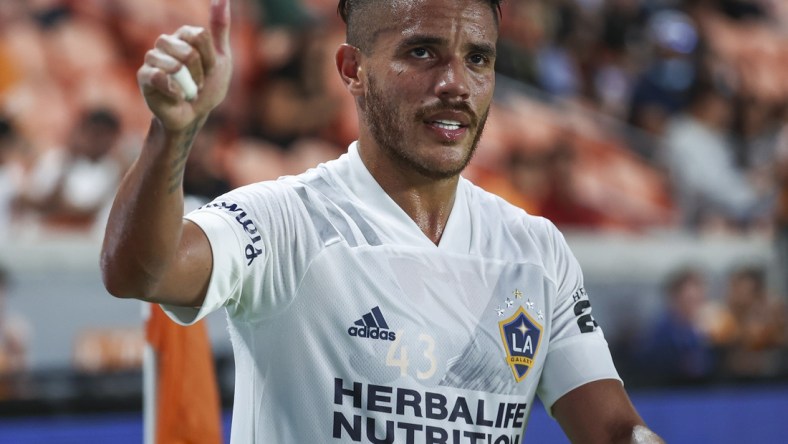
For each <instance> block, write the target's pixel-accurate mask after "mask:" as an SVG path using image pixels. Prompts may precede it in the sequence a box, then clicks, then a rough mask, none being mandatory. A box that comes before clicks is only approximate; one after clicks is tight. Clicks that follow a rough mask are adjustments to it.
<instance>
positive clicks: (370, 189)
mask: <svg viewBox="0 0 788 444" xmlns="http://www.w3.org/2000/svg"><path fill="white" fill-rule="evenodd" d="M343 157H344V158H345V159H344V160H345V161H344V162H340V165H338V168H337V170H336V172H337V179H338V180H339V181H340V182H341V183H343V184H344V185H345V186H346V187H347V188H348V191H350V192H351V193H352V194H353V195H355V197H356V198H358V202H357V204H358V205H360V206H362V207H365V208H366V209H367V210H369V212H368V214H370V215H372V219H373V222H374V223H375V225H377V228H378V230H380V231H381V232H383V233H385V234H386V235H387V237H390V238H391V241H392V242H397V243H404V244H406V245H410V246H421V247H426V246H432V247H435V245H434V244H433V243H432V241H430V239H429V238H428V237H427V236H425V235H424V233H423V232H422V231H421V229H420V228H419V227H418V225H416V223H415V222H414V221H413V220H412V219H411V218H410V216H408V215H407V213H405V211H403V210H402V208H400V207H399V205H397V203H396V202H394V200H393V199H391V197H389V195H388V194H386V192H385V191H384V190H383V188H381V186H380V185H379V184H378V182H377V181H376V180H375V178H374V177H373V176H372V174H371V173H370V172H369V170H368V169H367V167H366V166H365V165H364V162H363V161H362V160H361V156H360V155H359V152H358V142H353V143H351V144H350V146H349V147H348V152H347V154H346V155H344V156H343ZM470 188H471V184H470V183H468V181H467V180H465V179H464V178H460V180H459V182H458V185H457V196H456V198H455V199H454V206H453V207H452V210H451V214H450V215H449V220H448V221H447V223H446V228H445V230H444V231H443V236H442V237H441V241H440V243H439V244H438V246H437V248H439V249H441V250H445V251H451V252H455V253H461V254H467V253H468V251H469V249H470V240H471V226H470V225H471V216H470V211H469V210H470V208H469V206H468V196H467V194H468V192H469V191H470Z"/></svg>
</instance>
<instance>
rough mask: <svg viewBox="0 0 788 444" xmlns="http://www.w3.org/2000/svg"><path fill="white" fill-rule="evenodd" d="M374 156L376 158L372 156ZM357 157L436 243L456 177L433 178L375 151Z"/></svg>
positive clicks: (451, 201)
mask: <svg viewBox="0 0 788 444" xmlns="http://www.w3.org/2000/svg"><path fill="white" fill-rule="evenodd" d="M376 154H377V155H376ZM359 155H360V156H361V160H362V161H363V162H364V165H365V166H366V167H367V169H368V170H369V172H370V173H371V174H372V177H374V178H375V180H376V181H377V182H378V184H379V185H380V187H381V188H383V191H385V192H386V194H388V195H389V197H391V199H392V200H393V201H394V202H396V204H397V205H399V207H400V208H402V210H403V211H405V213H406V214H407V215H408V216H410V218H411V219H412V220H413V221H414V222H415V223H416V225H418V227H419V228H420V229H421V231H422V232H423V233H424V235H425V236H427V237H428V238H429V239H430V240H431V241H432V242H433V243H434V244H436V245H437V244H438V243H439V242H440V240H441V237H442V236H443V230H444V229H445V228H446V222H447V221H448V220H449V215H450V214H451V210H452V208H453V207H454V199H455V197H456V195H457V183H458V182H459V175H456V176H452V177H448V178H441V179H436V178H432V177H427V176H425V175H423V174H421V173H419V172H417V171H414V170H412V169H409V168H405V167H403V166H402V165H396V162H393V161H392V159H391V158H388V156H386V158H385V159H381V158H380V157H381V153H380V151H378V150H364V149H362V148H361V144H359Z"/></svg>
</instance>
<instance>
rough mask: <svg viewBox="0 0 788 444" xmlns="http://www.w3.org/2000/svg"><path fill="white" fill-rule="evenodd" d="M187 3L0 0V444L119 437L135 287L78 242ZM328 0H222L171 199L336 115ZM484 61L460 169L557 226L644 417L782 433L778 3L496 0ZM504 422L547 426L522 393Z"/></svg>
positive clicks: (784, 174) (533, 438) (695, 438)
mask: <svg viewBox="0 0 788 444" xmlns="http://www.w3.org/2000/svg"><path fill="white" fill-rule="evenodd" d="M207 5H208V0H168V1H157V0H0V269H2V273H0V443H3V444H5V443H9V444H10V443H14V444H16V443H39V442H47V443H82V442H88V440H89V441H90V442H110V441H111V442H115V443H126V442H129V443H138V442H141V440H142V415H141V410H142V371H141V363H142V355H143V351H142V350H143V344H144V341H145V339H144V332H143V321H142V314H141V313H142V307H141V304H140V303H138V302H134V301H121V300H116V299H113V298H111V297H109V296H108V295H107V294H106V292H105V290H104V289H103V286H102V284H101V279H100V274H99V270H98V251H99V248H100V242H101V236H102V231H103V226H104V221H105V217H106V214H107V211H108V206H109V204H110V203H111V199H112V197H113V195H114V191H115V188H116V186H117V184H118V181H119V180H120V177H121V176H122V174H123V172H124V170H125V169H126V168H127V167H128V166H129V165H130V163H131V162H132V161H133V160H134V158H135V156H136V152H137V150H138V148H139V146H140V143H141V140H142V138H143V137H144V134H145V131H146V128H147V124H148V122H149V119H150V115H149V112H148V111H147V109H146V107H145V105H144V103H143V101H142V99H141V97H140V95H139V93H138V90H137V87H136V80H135V71H136V69H137V68H138V67H139V65H140V64H141V62H142V59H143V55H144V53H145V51H146V50H147V49H148V48H149V47H150V46H151V45H152V44H153V42H154V40H155V38H156V37H157V36H158V35H159V34H161V33H169V32H173V31H174V30H175V29H177V28H178V27H179V26H180V25H182V24H186V23H191V24H205V23H206V22H207V15H208V7H207ZM335 8H336V2H335V1H334V0H301V1H292V0H233V16H234V18H233V19H234V24H233V26H234V28H233V46H234V50H235V64H236V69H235V79H234V81H233V84H232V87H231V91H230V94H229V97H228V99H227V100H226V101H225V102H224V104H223V105H222V106H221V107H220V108H219V109H218V110H217V111H216V112H215V114H214V115H213V117H212V118H211V120H210V121H209V123H208V124H207V126H206V129H205V131H203V133H202V134H201V135H200V137H199V139H198V141H197V143H196V146H195V148H194V151H193V153H192V155H191V157H190V159H189V163H188V166H187V173H186V174H187V176H186V180H185V187H186V191H187V194H188V196H189V198H188V201H189V202H188V205H190V206H198V205H200V204H201V203H203V202H206V201H207V200H210V199H211V198H213V197H215V196H217V195H219V194H221V193H223V192H224V191H227V190H229V189H230V188H233V187H236V186H239V185H242V184H246V183H250V182H253V181H259V180H266V179H272V178H276V177H278V176H280V175H283V174H292V173H297V172H299V171H302V170H304V169H306V168H308V167H310V166H313V165H315V164H317V163H318V162H321V161H324V160H327V159H331V158H334V157H336V156H338V155H339V154H341V153H342V152H343V151H344V149H345V147H346V146H347V144H348V143H349V142H350V141H352V140H353V139H354V134H355V130H356V128H354V125H355V110H354V107H353V102H352V100H351V99H350V97H349V95H348V94H346V92H345V91H344V90H343V88H342V85H341V83H340V81H339V79H338V76H337V75H336V74H335V72H334V68H333V65H332V63H333V50H334V48H335V47H336V45H338V44H339V43H340V42H341V41H342V39H343V33H342V29H343V28H342V26H341V22H340V21H339V20H338V18H337V17H336V14H335ZM497 65H498V66H497V67H498V72H499V74H500V75H499V78H498V80H497V82H498V86H497V88H498V89H497V96H496V100H495V104H494V107H493V110H492V112H491V115H490V120H489V123H488V129H487V130H486V132H485V135H484V137H483V139H482V143H481V145H480V148H479V151H478V154H477V156H476V157H475V159H474V161H473V164H472V166H471V167H470V168H469V169H468V171H467V173H466V176H467V177H469V178H471V179H472V180H474V181H475V182H476V183H478V184H479V185H480V186H482V187H485V188H487V189H489V190H491V191H494V192H496V193H498V194H500V195H501V196H503V197H505V198H506V199H508V200H509V201H511V202H512V203H515V204H516V205H519V206H521V207H523V208H524V209H526V210H527V211H528V212H530V213H532V214H540V215H544V216H546V217H549V218H550V219H551V220H553V221H554V222H555V223H556V224H557V225H558V226H559V228H561V229H562V231H563V232H564V233H565V234H566V237H567V239H568V241H569V244H570V246H571V247H572V248H573V250H574V251H575V253H576V255H577V256H578V259H579V260H580V262H581V265H582V266H583V269H584V272H585V276H586V282H587V289H588V291H589V293H590V295H591V299H592V301H593V304H594V316H595V317H596V319H597V320H598V321H599V323H600V324H601V325H602V326H603V328H604V329H605V332H606V336H607V338H608V341H609V343H610V344H611V347H612V349H613V352H614V357H615V359H616V361H617V364H618V367H619V370H620V372H621V374H622V376H623V377H624V379H625V381H626V383H627V386H628V387H629V389H630V392H631V394H632V397H633V399H634V401H635V403H636V405H637V407H638V408H639V409H640V411H641V413H642V414H643V416H644V418H645V419H646V420H647V422H649V424H650V425H651V426H652V427H653V428H654V429H655V430H657V431H658V432H659V433H661V434H662V435H663V436H664V437H665V438H666V439H667V441H668V442H671V443H698V442H719V443H738V442H758V443H770V442H774V443H778V442H786V441H788V422H786V421H785V412H788V329H787V327H786V324H787V322H786V318H787V316H786V302H787V301H786V298H787V297H788V264H787V263H786V261H787V258H788V80H786V79H787V78H788V2H786V1H784V0H508V1H507V2H505V5H504V13H503V22H502V27H501V39H500V46H499V57H498V62H497ZM224 323H225V321H224V318H223V315H222V314H218V315H212V316H211V317H209V319H208V321H207V325H208V330H209V333H210V338H211V342H212V344H213V350H214V356H215V363H216V368H217V379H218V383H219V387H220V393H221V398H222V402H223V405H224V407H225V409H226V410H225V411H226V412H229V410H227V409H229V407H230V406H231V403H232V399H231V397H232V387H233V362H232V356H231V349H230V343H229V339H228V337H227V334H226V331H225V328H224ZM227 419H228V416H227V414H225V426H224V433H225V434H227V433H228V432H229V423H228V422H226V421H227ZM526 437H527V439H528V440H529V441H530V442H565V439H563V438H561V437H560V432H559V430H558V428H557V425H556V424H555V423H554V422H553V421H552V420H551V419H549V418H548V417H547V415H546V414H545V413H544V411H543V409H540V408H536V409H535V410H534V413H533V418H532V421H531V424H530V426H529V430H528V433H527V435H526Z"/></svg>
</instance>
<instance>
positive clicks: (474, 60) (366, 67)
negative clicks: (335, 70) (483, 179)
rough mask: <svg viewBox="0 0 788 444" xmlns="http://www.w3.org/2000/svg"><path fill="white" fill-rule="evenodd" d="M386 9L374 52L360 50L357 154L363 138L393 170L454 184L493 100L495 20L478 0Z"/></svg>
mask: <svg viewBox="0 0 788 444" xmlns="http://www.w3.org/2000/svg"><path fill="white" fill-rule="evenodd" d="M381 4H384V3H383V2H381ZM385 4H386V5H387V6H384V7H387V8H389V10H388V11H387V12H386V13H384V14H383V17H382V18H383V20H382V21H380V22H379V23H380V25H379V27H378V29H377V38H376V39H375V40H374V42H373V44H372V45H373V46H372V47H371V48H362V52H364V59H365V60H364V63H363V65H362V71H363V72H364V74H363V75H362V76H365V77H364V78H365V80H366V82H365V85H364V86H365V87H364V95H363V96H362V97H360V99H359V108H360V112H361V116H362V122H361V124H362V149H368V148H367V147H366V146H364V141H363V133H364V132H365V131H366V132H368V134H369V135H370V136H371V138H372V140H373V141H374V143H375V144H376V145H377V147H378V149H380V150H381V151H383V154H385V155H387V157H388V158H390V159H392V160H393V161H394V162H395V165H399V166H401V167H404V168H409V169H412V170H415V171H416V172H418V173H420V174H422V175H424V176H427V177H431V178H437V179H441V178H448V177H452V176H455V175H457V174H459V173H460V172H461V171H462V170H463V168H465V166H466V165H467V164H468V162H469V161H470V159H471V156H472V154H473V151H474V149H475V148H476V144H477V142H478V141H479V138H480V137H481V134H482V128H483V127H484V123H485V121H486V119H487V113H488V111H489V107H490V102H491V100H492V95H493V89H494V85H495V77H494V71H493V65H494V62H495V42H496V39H497V37H498V27H497V24H496V17H495V12H494V11H493V9H492V8H491V7H490V5H489V4H488V3H486V2H482V1H479V0H459V1H452V0H404V1H398V2H392V3H385ZM388 5H390V6H388Z"/></svg>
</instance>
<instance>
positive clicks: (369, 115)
mask: <svg viewBox="0 0 788 444" xmlns="http://www.w3.org/2000/svg"><path fill="white" fill-rule="evenodd" d="M367 79H368V81H369V88H368V90H367V95H366V98H365V99H364V100H363V102H362V106H361V111H362V112H363V113H364V119H365V121H366V123H367V126H368V127H369V129H370V131H371V132H372V137H373V138H374V139H375V142H377V144H378V146H380V147H381V149H383V151H385V152H386V154H387V155H388V156H389V157H390V158H391V159H393V160H394V161H395V162H397V163H399V164H400V165H402V166H404V167H406V168H408V169H411V170H414V171H416V172H417V173H419V174H421V175H422V176H425V177H428V178H430V179H436V180H442V179H449V178H451V177H455V176H457V175H458V174H460V173H461V172H462V171H463V170H464V169H465V167H466V166H468V163H470V161H471V159H472V158H473V155H474V153H475V152H476V147H477V145H478V144H479V139H480V138H481V137H482V133H483V130H484V125H485V123H486V122H487V115H488V113H489V109H487V110H485V111H484V114H483V115H482V116H481V118H479V119H477V118H475V114H474V113H473V112H472V110H471V109H470V107H469V106H468V105H467V104H465V103H463V104H461V105H454V106H452V105H438V106H436V107H431V108H429V109H426V110H422V111H421V112H419V115H417V116H416V117H415V119H416V120H417V121H418V122H422V121H423V117H424V116H425V115H428V114H430V113H432V112H435V111H439V110H443V109H453V110H460V111H464V112H466V113H468V114H469V115H470V116H473V122H472V123H471V126H470V127H471V128H475V129H476V134H474V137H473V143H472V145H471V149H470V150H469V151H468V153H467V155H466V157H465V159H463V161H462V162H461V164H460V165H458V166H456V167H451V168H448V167H446V168H435V167H433V166H430V165H426V164H424V163H423V162H421V161H420V160H419V159H418V158H415V157H414V156H413V155H412V154H411V153H410V152H409V151H408V150H407V149H405V148H404V147H403V146H402V143H403V141H404V140H406V138H405V133H404V131H405V130H404V128H405V127H406V126H407V123H409V122H406V121H403V120H402V119H405V118H406V117H404V116H401V115H399V114H398V113H397V112H396V109H393V106H392V104H391V102H390V101H389V100H386V98H385V97H383V93H382V92H381V91H380V89H378V87H377V83H376V81H375V80H374V77H372V76H368V77H367Z"/></svg>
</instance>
